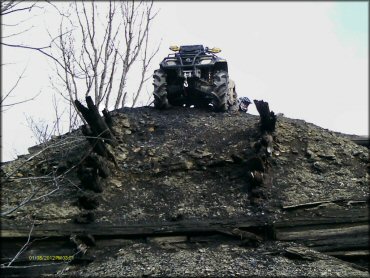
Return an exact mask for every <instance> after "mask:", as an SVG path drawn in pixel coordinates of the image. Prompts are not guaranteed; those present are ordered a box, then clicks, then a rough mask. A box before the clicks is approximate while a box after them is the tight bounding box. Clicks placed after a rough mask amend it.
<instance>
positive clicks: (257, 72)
mask: <svg viewBox="0 0 370 278" xmlns="http://www.w3.org/2000/svg"><path fill="white" fill-rule="evenodd" d="M100 4H104V2H100V3H99V4H98V5H100ZM155 6H156V8H157V9H159V10H160V12H159V14H158V16H157V18H156V20H155V22H154V25H153V27H152V36H151V38H152V44H153V47H154V46H155V45H156V44H157V43H158V42H159V41H161V48H160V51H159V53H158V55H157V56H156V58H155V60H154V64H153V67H152V68H151V69H150V71H153V70H154V69H155V68H157V67H158V64H159V62H160V61H161V59H162V58H163V57H164V56H166V55H168V53H170V50H169V49H168V46H169V45H174V44H175V45H176V44H177V45H185V44H204V45H205V46H209V47H213V46H215V47H219V48H221V50H222V52H221V53H220V54H219V55H220V56H221V57H224V58H226V59H227V61H228V63H229V75H230V78H231V79H233V80H234V81H235V83H236V88H237V93H238V95H239V96H248V97H249V98H250V99H263V100H265V101H267V102H269V104H270V108H271V109H272V110H273V111H274V112H276V113H284V114H285V116H287V117H290V118H296V119H303V120H305V121H307V122H311V123H314V124H316V125H318V126H321V127H323V128H327V129H330V130H334V131H340V132H344V133H349V134H358V135H365V134H368V126H369V123H368V103H369V101H368V91H369V88H368V84H369V83H368V59H369V57H368V52H369V51H368V50H369V45H368V33H369V32H368V18H369V15H368V8H369V7H368V2H367V1H366V2H365V1H364V2H353V1H351V2H239V1H238V2H229V1H225V2H193V1H192V2H155ZM55 18H56V17H55V14H53V12H52V11H48V12H46V13H40V15H39V16H36V17H34V18H32V19H31V21H27V24H29V25H31V24H32V25H34V26H35V27H34V28H33V29H32V30H31V32H29V33H28V34H27V35H25V36H23V37H22V40H23V42H24V43H26V44H28V45H34V46H40V45H46V44H47V43H48V42H47V39H48V36H46V32H45V26H47V27H48V28H49V30H52V29H53V28H55V27H56V26H57V24H58V22H56V20H55ZM2 60H3V61H2V63H11V64H7V65H6V66H4V67H3V69H2V74H3V76H2V81H3V83H2V92H4V91H7V90H9V88H11V86H12V85H13V84H14V81H15V80H16V78H17V76H18V75H19V74H20V73H21V72H22V71H23V69H24V68H25V67H26V66H27V68H26V71H25V77H24V78H23V79H22V80H21V82H20V84H19V86H18V87H17V90H16V92H15V93H14V96H13V98H12V99H11V100H12V101H18V100H22V99H24V98H27V97H30V96H33V95H36V94H38V93H39V92H40V95H39V96H38V97H37V98H36V99H35V100H34V101H31V102H28V103H25V104H21V105H18V106H15V107H13V108H12V109H9V110H7V111H6V112H4V113H3V114H2V136H3V138H2V151H3V153H2V160H3V161H6V160H10V159H14V158H16V155H17V154H23V153H27V148H28V147H30V146H32V145H34V144H35V138H33V135H32V132H31V131H30V129H29V127H28V125H27V122H26V120H25V119H26V116H31V117H33V118H34V119H35V120H43V119H44V120H45V121H46V122H47V121H50V120H51V119H52V117H53V108H52V105H51V98H52V93H51V90H52V89H51V87H50V84H49V76H50V72H51V67H52V66H53V64H52V63H51V62H50V61H49V60H47V59H46V58H45V57H43V56H42V55H40V54H38V53H36V52H32V51H27V50H20V49H9V48H6V47H4V48H2ZM135 76H136V75H135V73H134V72H131V75H130V76H129V78H130V80H131V81H134V80H135ZM129 89H130V88H128V90H129ZM151 90H152V85H151V81H150V82H148V84H147V87H146V88H145V92H144V96H145V97H143V99H142V102H141V103H145V98H146V92H148V93H150V92H151ZM249 112H250V113H251V114H257V112H256V109H255V107H254V105H253V106H252V107H251V108H250V111H249Z"/></svg>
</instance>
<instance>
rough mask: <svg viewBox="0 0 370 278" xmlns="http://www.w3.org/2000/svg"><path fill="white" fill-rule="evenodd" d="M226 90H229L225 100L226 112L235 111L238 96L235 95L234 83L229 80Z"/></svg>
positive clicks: (237, 107) (237, 106)
mask: <svg viewBox="0 0 370 278" xmlns="http://www.w3.org/2000/svg"><path fill="white" fill-rule="evenodd" d="M228 89H229V92H228V100H227V103H228V110H229V111H237V110H238V109H239V105H238V94H237V93H236V89H235V82H234V81H233V80H231V79H229V84H228Z"/></svg>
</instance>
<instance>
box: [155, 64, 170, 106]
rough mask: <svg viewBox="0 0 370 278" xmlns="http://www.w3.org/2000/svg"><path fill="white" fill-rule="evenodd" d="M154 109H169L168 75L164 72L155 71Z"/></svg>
mask: <svg viewBox="0 0 370 278" xmlns="http://www.w3.org/2000/svg"><path fill="white" fill-rule="evenodd" d="M153 86H154V92H153V95H154V107H155V108H157V109H166V108H168V106H169V105H168V99H167V82H166V73H165V72H164V71H163V70H160V69H159V70H155V71H154V74H153Z"/></svg>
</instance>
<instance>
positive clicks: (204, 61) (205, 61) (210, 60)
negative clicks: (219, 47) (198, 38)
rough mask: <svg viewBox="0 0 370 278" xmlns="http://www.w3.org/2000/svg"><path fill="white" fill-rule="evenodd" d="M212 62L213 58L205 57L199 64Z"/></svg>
mask: <svg viewBox="0 0 370 278" xmlns="http://www.w3.org/2000/svg"><path fill="white" fill-rule="evenodd" d="M210 63H212V59H203V60H200V62H199V64H201V65H208V64H210Z"/></svg>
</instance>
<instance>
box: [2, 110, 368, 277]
mask: <svg viewBox="0 0 370 278" xmlns="http://www.w3.org/2000/svg"><path fill="white" fill-rule="evenodd" d="M110 116H111V122H110V126H111V130H112V133H113V134H114V136H115V138H116V140H117V144H116V145H115V146H110V145H107V149H108V150H109V152H110V153H111V154H112V155H113V156H114V160H109V159H103V158H102V157H100V156H99V159H97V160H94V159H92V160H91V157H90V156H89V152H91V145H89V144H88V143H87V141H86V138H85V137H84V136H83V134H82V133H81V131H80V130H78V131H75V132H73V133H71V134H66V135H64V136H62V137H60V138H54V139H53V140H52V141H50V142H48V143H47V144H45V145H43V146H37V147H33V148H30V152H31V153H30V154H29V155H25V156H22V157H20V158H19V159H17V160H15V161H12V162H8V163H5V164H3V165H2V168H1V169H2V181H3V182H2V212H3V217H2V226H3V228H2V230H3V233H2V236H3V237H4V236H6V237H10V238H14V236H15V234H14V233H15V231H17V233H18V236H23V237H27V235H28V232H29V229H30V227H31V226H32V225H33V224H34V225H35V228H34V230H33V235H34V236H40V237H41V236H43V235H45V232H46V231H48V232H47V233H48V235H49V236H54V237H59V236H68V235H71V234H72V233H82V232H84V233H89V234H91V235H93V236H95V237H100V238H101V240H102V241H104V242H108V241H107V240H108V238H111V237H112V236H114V237H116V238H125V237H127V236H135V237H140V238H147V237H151V236H153V235H154V234H171V233H175V234H176V235H178V234H180V235H181V234H185V237H186V240H185V241H186V243H185V245H187V244H190V245H191V243H189V239H190V235H194V233H196V234H197V233H199V234H202V235H203V234H205V235H207V234H208V235H210V236H211V234H212V236H213V235H214V234H219V233H221V234H223V235H225V234H226V235H227V236H226V238H227V237H232V238H233V237H235V236H236V237H238V236H240V233H238V232H235V229H239V230H242V232H244V234H243V235H244V237H246V238H248V239H250V240H251V241H252V242H254V241H255V240H253V236H251V235H250V234H253V235H256V236H257V237H258V238H259V239H258V240H257V242H262V241H266V240H268V241H270V240H278V241H287V243H286V244H288V245H289V242H292V241H295V242H297V243H298V244H305V245H306V246H311V247H313V248H315V249H317V250H320V251H325V252H327V253H328V252H337V255H338V254H339V255H338V256H339V257H340V256H344V257H346V256H345V255H344V253H345V252H347V251H348V250H349V249H351V250H360V251H361V252H362V251H366V247H367V245H366V244H367V240H368V237H367V233H366V231H365V230H364V229H366V228H367V221H368V215H367V208H368V193H369V188H368V174H367V165H368V162H369V158H368V149H366V148H365V147H363V146H359V145H357V144H355V143H353V142H352V141H351V140H350V139H347V138H344V137H343V136H338V135H337V134H336V133H334V132H331V131H329V130H326V129H323V128H320V127H317V126H315V125H313V124H310V123H306V122H304V121H302V120H293V119H288V118H285V117H280V116H279V117H278V119H277V123H276V131H275V132H274V133H273V143H272V149H271V150H269V152H268V153H266V154H264V156H263V158H264V159H266V161H265V164H264V165H265V166H263V169H262V170H261V171H257V172H253V171H252V170H251V164H253V163H257V162H258V161H257V160H256V157H257V156H256V155H257V153H258V150H259V148H260V147H261V146H260V145H261V142H262V144H263V142H264V141H263V140H262V139H263V136H264V135H263V134H261V132H260V129H259V125H260V117H258V116H253V115H250V114H245V113H239V112H233V113H214V112H210V111H206V110H200V109H195V108H194V109H193V108H171V109H169V110H165V111H159V110H155V109H153V108H151V107H142V108H133V109H130V108H124V109H122V110H117V111H114V112H111V113H110ZM261 138H262V139H261ZM87 159H90V160H91V161H90V162H89V161H86V160H87ZM96 161H103V162H100V163H98V164H99V165H98V166H93V165H95V164H96V163H97V162H96ZM256 161H257V162H256ZM94 163H95V164H94ZM257 164H258V163H257ZM81 165H84V166H83V167H81ZM102 165H103V166H104V167H103V166H102ZM104 173H105V174H104ZM253 173H254V174H253ZM257 174H260V175H262V179H263V182H262V184H261V185H260V186H258V190H256V191H252V189H253V186H254V185H253V182H252V181H253V180H252V179H251V175H252V176H253V178H254V180H257V177H256V175H257ZM92 176H93V177H96V179H94V180H91V179H90V178H89V177H92ZM96 180H97V181H98V184H96V185H94V186H92V185H91V183H93V182H95V181H96ZM89 186H90V187H89ZM91 189H93V190H91ZM252 195H253V196H252ZM32 223H33V224H32ZM365 223H366V224H365ZM329 228H330V229H331V232H332V235H334V237H336V236H338V233H339V234H340V231H344V230H343V229H347V230H346V231H347V232H346V233H342V234H341V235H340V236H341V237H342V238H341V240H342V242H343V246H342V247H343V248H341V246H340V243H338V238H337V239H333V237H332V236H331V235H330V233H329V230H328V229H329ZM245 233H247V234H245ZM248 233H250V234H248ZM310 234H311V235H313V237H311V238H310V237H309V236H308V235H310ZM353 234H359V235H360V236H359V237H358V240H352V241H351V237H352V235H353ZM107 237H108V238H107ZM206 238H208V237H206ZM241 238H242V239H245V238H243V236H241ZM224 240H225V238H224V239H221V240H220V241H216V242H218V244H221V243H222V242H223V241H224ZM139 241H140V240H139ZM206 241H208V240H206ZM339 241H340V240H339ZM112 244H113V243H112ZM119 244H122V242H121V241H120V243H119ZM133 244H134V243H133ZM135 244H136V243H135ZM135 244H134V247H133V246H132V244H131V243H130V245H129V247H127V250H126V251H122V252H127V253H130V254H133V253H132V252H135V248H136V247H135ZM137 244H139V243H137ZM228 244H229V243H228ZM238 244H239V243H238ZM351 244H352V245H351ZM113 245H114V244H113ZM139 245H140V244H139ZM139 245H137V247H138V250H139V249H140V248H144V249H145V248H149V249H150V248H152V247H150V246H152V245H151V242H150V241H149V243H148V246H141V245H140V246H139ZM185 245H184V246H185ZM216 245H217V244H216ZM184 246H183V247H184ZM232 246H234V245H232ZM232 246H231V247H230V248H234V247H232ZM261 246H262V245H261ZM263 246H265V245H263ZM266 246H267V245H266ZM268 246H269V247H268V249H269V250H270V249H271V248H273V247H271V246H275V245H274V244H272V245H271V246H270V245H268ZM94 248H95V249H94ZM112 248H113V247H112ZM176 248H181V247H176ZM176 248H175V249H176ZM184 248H185V249H186V250H187V251H186V252H185V251H184V252H185V253H188V252H190V253H192V252H193V251H191V250H193V249H192V248H195V249H194V250H198V249H199V246H197V245H195V246H193V247H191V248H190V247H189V246H188V247H186V246H185V247H184ZM187 248H190V249H189V250H188V249H187ZM212 248H213V249H214V250H213V249H212V252H216V253H217V252H221V251H220V250H221V249H222V248H221V247H219V246H218V245H217V246H215V247H212ZM220 248H221V249H220ZM228 248H229V247H227V248H226V249H228ZM238 248H239V247H238ZM248 248H257V247H253V246H252V247H248ZM264 248H265V247H259V249H258V248H257V249H258V250H259V251H258V252H259V253H261V252H262V253H263V252H267V251H266V250H264V251H261V250H262V249H264ZM266 248H267V247H266ZM320 248H321V249H320ZM103 249H104V250H105V251H104V252H103V253H104V256H103V257H100V258H105V259H102V260H104V261H106V262H108V260H107V258H109V257H110V256H113V257H115V258H116V259H115V260H118V258H117V257H116V255H115V254H116V253H115V252H113V251H112V252H111V253H110V252H109V250H113V249H110V247H109V248H108V247H104V248H103V247H102V248H99V247H93V248H89V251H88V253H89V252H90V253H91V254H90V255H92V254H95V257H96V258H99V256H102V255H99V254H101V253H102V250H103ZM144 249H143V250H144ZM226 249H225V250H226ZM257 249H256V250H257ZM94 250H95V251H94ZM99 250H100V251H99ZM114 250H115V249H114ZM140 250H141V249H140ZM176 250H178V249H176ZM228 250H229V249H228ZM235 250H236V249H235ZM251 250H254V249H251ZM198 251H199V250H198ZM198 251H194V252H198ZM270 251H271V250H270ZM270 251H268V252H270ZM99 252H100V253H99ZM153 252H154V251H153ZM176 252H177V251H176ZM225 252H226V251H225ZM228 252H229V251H227V252H226V253H225V254H224V255H222V254H223V253H222V252H221V253H220V259H215V260H214V261H215V262H216V261H217V263H215V265H216V264H222V256H225V264H226V262H228V260H229V258H230V256H232V257H234V256H235V257H238V256H247V257H248V260H250V259H251V258H249V256H251V254H252V253H253V252H252V253H248V254H247V255H241V254H242V253H243V252H244V251H243V252H242V251H240V252H241V253H240V252H239V251H237V252H236V253H235V254H232V252H231V253H230V252H229V253H228ZM248 252H249V251H248ZM256 252H257V251H256ZM258 252H257V253H258ZM338 252H339V253H338ZM341 252H342V253H341ZM361 252H360V253H361ZM151 253H152V251H150V252H149V253H148V256H152V255H150V254H151ZM190 253H189V254H190ZM239 253H240V254H239ZM365 253H366V252H362V253H361V254H365ZM25 254H26V253H25ZM153 254H154V253H153ZM189 254H188V255H189ZM8 256H10V257H11V254H8ZM92 256H93V255H92ZM132 256H133V257H132V258H134V257H135V256H136V255H135V256H134V255H132ZM153 256H154V255H153ZM155 256H159V257H160V255H158V254H157V255H155ZM163 256H165V255H163ZM166 256H167V255H166ZM184 256H185V255H184ZM186 256H187V255H186ZM186 256H185V257H186ZM212 256H213V255H212ZM269 256H270V257H271V258H273V257H274V255H269ZM364 256H365V258H366V256H368V254H367V255H366V254H365V255H364ZM293 257H294V256H293ZM347 257H348V256H347ZM226 258H227V259H226ZM357 258H358V256H357ZM360 258H363V255H360ZM122 259H123V260H124V257H123V258H122ZM136 259H137V258H136ZM290 259H292V260H294V258H290ZM187 260H189V261H191V260H190V258H188V259H187ZM278 260H280V259H276V263H277V264H280V263H281V264H284V263H283V261H279V262H278ZM333 260H334V259H333ZM98 261H99V260H98ZM180 261H181V260H180ZM340 262H342V261H336V263H335V264H333V266H332V268H333V269H334V268H336V267H334V265H337V264H338V263H339V264H340ZM114 263H119V262H115V261H113V262H112V264H114ZM343 264H344V262H343ZM91 266H92V267H97V268H100V269H101V268H104V267H108V264H107V263H105V264H104V263H103V264H101V265H100V264H99V263H97V262H94V263H93V264H91ZM149 266H150V264H148V267H149ZM79 267H80V266H79ZM87 267H88V266H87ZM158 267H159V268H163V267H164V265H163V264H162V263H160V264H159V265H158ZM207 267H208V268H209V269H212V265H210V266H207ZM327 267H328V268H329V272H330V267H329V266H327V265H325V267H324V268H327ZM345 267H349V269H351V267H352V266H348V265H346V266H344V268H345ZM185 268H186V267H185ZM221 268H222V267H221ZM283 268H284V267H283ZM283 268H282V269H283ZM321 268H322V267H321ZM321 268H320V269H321ZM93 269H94V268H91V269H90V270H91V271H92V272H91V273H93V272H94V270H93ZM135 269H136V268H132V269H131V270H130V272H127V273H129V275H141V274H145V273H146V272H145V273H144V272H142V271H141V270H140V269H139V268H137V269H136V270H135ZM179 269H182V268H181V267H180V266H179ZM222 269H223V270H222V271H223V272H222V273H224V274H226V275H227V274H229V272H227V271H228V269H227V268H225V269H224V268H222ZM245 269H248V268H247V267H246V268H245ZM277 269H279V268H277ZM339 269H340V268H339ZM293 270H294V268H292V271H293ZM112 271H113V270H112ZM184 271H185V270H184ZM188 271H189V272H182V271H180V272H179V273H180V274H179V273H178V272H176V271H174V272H163V271H159V272H158V273H159V274H165V275H172V274H173V275H175V274H176V273H177V274H178V275H185V274H186V275H197V274H199V275H205V274H207V273H205V272H197V271H195V272H192V271H193V270H192V269H190V268H188ZM235 271H236V272H235V273H236V274H237V272H238V271H237V270H235ZM240 271H241V272H240V273H242V274H243V273H244V274H245V275H250V274H252V273H251V272H250V271H251V270H250V269H249V270H248V271H249V272H248V271H247V270H240ZM297 271H298V270H294V271H293V272H294V273H295V274H297ZM320 271H321V270H320ZM322 271H323V270H322ZM346 271H348V269H347V270H346ZM293 272H292V273H293ZM329 272H328V273H329ZM360 272H361V271H360V270H359V273H360ZM148 273H149V274H150V273H152V274H153V275H154V274H155V273H156V272H150V271H149V272H148ZM209 273H210V274H211V275H212V273H213V274H216V273H221V272H217V267H214V269H213V270H210V272H209ZM230 273H231V272H230ZM238 273H239V272H238ZM248 273H249V274H248ZM261 273H262V274H263V275H265V274H266V273H267V272H266V271H265V270H263V271H262V270H261ZM312 273H313V274H312V275H314V276H319V275H321V274H320V272H317V271H316V272H314V271H313V272H312ZM343 273H346V272H343ZM80 274H83V272H81V273H80ZM111 274H112V275H114V272H112V273H111ZM121 274H122V275H124V273H121ZM177 274H176V275H177ZM262 274H261V275H262ZM282 274H284V272H283V271H282V270H281V272H279V271H277V273H276V275H282ZM288 274H289V272H288ZM295 274H294V275H295ZM117 275H120V274H117ZM328 275H329V274H328ZM338 275H340V273H339V274H338ZM110 276H111V275H110Z"/></svg>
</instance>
